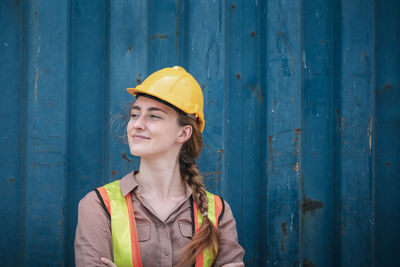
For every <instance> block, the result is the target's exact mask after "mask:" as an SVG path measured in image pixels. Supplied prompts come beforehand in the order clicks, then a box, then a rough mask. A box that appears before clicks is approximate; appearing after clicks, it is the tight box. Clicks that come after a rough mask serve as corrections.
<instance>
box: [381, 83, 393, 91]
mask: <svg viewBox="0 0 400 267" xmlns="http://www.w3.org/2000/svg"><path fill="white" fill-rule="evenodd" d="M383 88H385V90H387V91H390V90H392V85H391V84H389V83H387V84H385V86H384V87H383Z"/></svg>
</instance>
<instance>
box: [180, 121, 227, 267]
mask: <svg viewBox="0 0 400 267" xmlns="http://www.w3.org/2000/svg"><path fill="white" fill-rule="evenodd" d="M178 124H179V125H180V126H185V125H190V126H192V128H193V132H192V135H191V137H190V138H189V140H188V141H186V143H184V144H183V146H182V148H181V151H180V154H179V167H180V173H181V177H182V180H183V181H185V182H186V183H187V184H188V185H189V186H190V187H191V189H192V190H193V194H192V196H193V200H194V202H195V203H196V205H197V207H198V209H199V210H200V212H201V213H202V214H204V213H206V212H207V211H208V199H207V195H206V189H205V187H204V183H203V177H202V176H200V172H199V168H198V167H197V165H196V162H195V159H196V158H197V157H198V156H199V155H200V152H201V149H202V146H203V138H202V136H201V132H200V129H199V126H198V125H199V124H198V122H197V121H196V120H195V119H194V118H193V117H191V116H190V115H183V114H180V113H179V115H178ZM194 216H196V214H195V215H194ZM218 238H219V232H218V229H217V228H216V227H215V226H214V225H213V224H212V223H211V221H210V220H209V219H208V217H207V216H203V224H202V225H201V227H200V228H199V230H198V231H197V232H196V233H195V234H194V236H193V238H192V241H191V242H190V243H189V244H188V245H187V246H186V247H185V248H184V251H183V255H184V256H183V258H182V259H181V260H180V262H179V263H178V265H177V266H181V265H189V264H190V265H191V264H193V263H194V262H195V260H196V257H197V256H198V255H199V254H200V253H201V252H203V250H204V249H205V248H207V247H208V248H210V249H211V252H212V253H213V254H214V256H216V254H217V244H218Z"/></svg>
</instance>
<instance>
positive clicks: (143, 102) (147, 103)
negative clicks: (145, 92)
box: [132, 96, 175, 112]
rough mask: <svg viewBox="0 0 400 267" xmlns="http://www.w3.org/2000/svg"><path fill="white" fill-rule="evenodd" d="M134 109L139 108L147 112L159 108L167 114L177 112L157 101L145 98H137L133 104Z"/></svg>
mask: <svg viewBox="0 0 400 267" xmlns="http://www.w3.org/2000/svg"><path fill="white" fill-rule="evenodd" d="M132 108H133V109H136V108H139V109H141V110H147V109H149V108H158V109H161V110H163V111H165V112H175V110H173V109H172V108H171V107H169V106H167V105H165V104H163V103H161V102H158V101H157V100H154V99H151V98H148V97H145V96H139V97H138V98H136V100H135V102H133V104H132Z"/></svg>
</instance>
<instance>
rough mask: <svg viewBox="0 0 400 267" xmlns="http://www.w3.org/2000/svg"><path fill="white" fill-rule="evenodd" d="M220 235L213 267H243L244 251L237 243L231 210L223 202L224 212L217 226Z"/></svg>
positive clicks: (234, 222)
mask: <svg viewBox="0 0 400 267" xmlns="http://www.w3.org/2000/svg"><path fill="white" fill-rule="evenodd" d="M218 230H219V233H220V237H219V241H218V254H217V257H216V259H215V261H214V264H213V266H216V267H219V266H225V267H241V266H244V263H243V256H244V250H243V248H242V247H241V246H240V245H239V243H238V237H237V230H236V221H235V219H234V218H233V214H232V210H231V208H230V206H229V205H228V203H227V202H226V201H225V211H224V214H223V215H222V218H221V221H220V222H219V224H218Z"/></svg>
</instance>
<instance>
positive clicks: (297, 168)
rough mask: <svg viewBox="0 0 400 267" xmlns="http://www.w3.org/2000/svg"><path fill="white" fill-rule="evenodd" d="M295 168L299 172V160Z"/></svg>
mask: <svg viewBox="0 0 400 267" xmlns="http://www.w3.org/2000/svg"><path fill="white" fill-rule="evenodd" d="M293 170H294V171H295V172H299V163H298V162H296V164H295V165H294V167H293Z"/></svg>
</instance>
